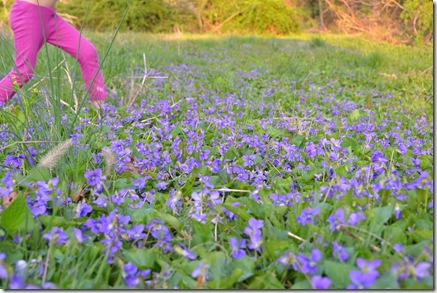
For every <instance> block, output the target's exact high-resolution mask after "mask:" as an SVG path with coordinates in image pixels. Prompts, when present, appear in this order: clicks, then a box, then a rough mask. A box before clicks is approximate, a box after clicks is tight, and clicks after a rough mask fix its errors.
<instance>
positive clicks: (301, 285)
mask: <svg viewBox="0 0 437 293" xmlns="http://www.w3.org/2000/svg"><path fill="white" fill-rule="evenodd" d="M291 289H295V290H308V289H313V287H312V286H311V284H310V283H309V282H308V281H307V280H301V281H298V282H296V283H294V284H293V286H292V287H291Z"/></svg>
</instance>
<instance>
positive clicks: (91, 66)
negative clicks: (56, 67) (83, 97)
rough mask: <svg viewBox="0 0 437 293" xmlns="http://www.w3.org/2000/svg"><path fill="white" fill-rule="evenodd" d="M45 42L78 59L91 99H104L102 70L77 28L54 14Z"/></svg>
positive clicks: (96, 57)
mask: <svg viewBox="0 0 437 293" xmlns="http://www.w3.org/2000/svg"><path fill="white" fill-rule="evenodd" d="M47 42H48V43H49V44H52V45H54V46H57V47H59V48H61V49H62V50H64V51H65V52H67V53H68V54H70V55H71V56H72V57H73V58H75V59H76V60H78V62H79V64H80V68H81V70H82V77H83V80H84V82H85V85H86V86H87V88H88V89H89V92H90V95H91V100H104V99H106V96H107V94H106V89H105V83H104V80H103V75H102V72H101V71H100V70H99V57H98V55H97V50H96V48H95V47H94V45H93V44H92V43H91V42H90V41H88V40H87V39H86V38H85V37H83V36H81V35H80V33H79V31H78V30H76V29H75V28H74V27H73V26H72V25H70V24H69V23H68V22H66V21H65V20H64V19H62V18H61V17H60V16H59V15H56V17H55V18H54V19H53V23H51V25H50V31H49V34H48V35H47Z"/></svg>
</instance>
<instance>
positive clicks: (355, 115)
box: [349, 109, 361, 122]
mask: <svg viewBox="0 0 437 293" xmlns="http://www.w3.org/2000/svg"><path fill="white" fill-rule="evenodd" d="M360 116H361V115H360V110H359V109H355V110H353V111H352V113H351V114H350V116H349V119H350V120H351V121H353V122H355V121H358V119H360Z"/></svg>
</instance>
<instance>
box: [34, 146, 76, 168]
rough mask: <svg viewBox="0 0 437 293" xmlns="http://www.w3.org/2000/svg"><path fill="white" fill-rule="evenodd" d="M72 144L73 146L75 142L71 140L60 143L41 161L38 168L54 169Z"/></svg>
mask: <svg viewBox="0 0 437 293" xmlns="http://www.w3.org/2000/svg"><path fill="white" fill-rule="evenodd" d="M72 144H73V140H72V139H71V138H70V139H68V140H66V141H64V142H62V143H60V144H59V145H57V146H56V147H55V148H53V149H52V150H51V151H50V152H48V153H47V154H46V155H45V156H44V157H43V158H42V159H41V161H40V162H39V164H38V166H39V167H44V168H49V169H51V168H53V167H54V166H55V165H56V163H57V162H58V160H59V158H60V157H61V156H62V155H63V154H65V152H66V151H67V150H68V148H69V147H70V146H71V145H72Z"/></svg>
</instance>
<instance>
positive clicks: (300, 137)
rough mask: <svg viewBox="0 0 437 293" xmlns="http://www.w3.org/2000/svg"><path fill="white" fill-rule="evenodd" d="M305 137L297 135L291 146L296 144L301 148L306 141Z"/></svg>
mask: <svg viewBox="0 0 437 293" xmlns="http://www.w3.org/2000/svg"><path fill="white" fill-rule="evenodd" d="M304 139H305V136H304V135H296V136H295V137H293V139H292V140H291V144H294V145H295V146H297V147H300V146H301V145H302V142H303V141H304Z"/></svg>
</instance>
